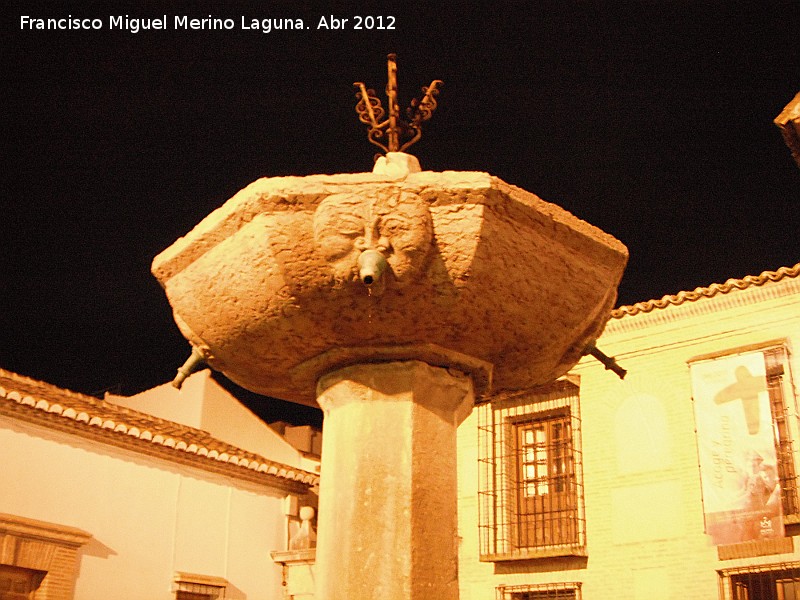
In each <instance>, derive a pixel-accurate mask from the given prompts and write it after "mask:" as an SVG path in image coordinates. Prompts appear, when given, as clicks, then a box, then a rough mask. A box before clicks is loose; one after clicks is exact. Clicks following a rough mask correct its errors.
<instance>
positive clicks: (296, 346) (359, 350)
mask: <svg viewBox="0 0 800 600" xmlns="http://www.w3.org/2000/svg"><path fill="white" fill-rule="evenodd" d="M366 251H371V252H379V253H381V254H382V255H383V256H384V257H385V260H386V265H387V266H386V269H385V272H383V273H382V275H381V277H380V281H379V282H377V283H375V284H374V285H370V286H367V285H365V284H364V282H363V281H362V280H361V278H360V277H359V272H360V267H359V257H360V256H361V255H362V253H364V252H366ZM627 256H628V255H627V250H626V248H625V246H624V245H623V244H622V243H620V242H619V241H617V240H616V239H614V238H613V237H611V236H610V235H608V234H606V233H604V232H602V231H601V230H599V229H597V228H596V227H594V226H592V225H590V224H588V223H585V222H584V221H581V220H580V219H578V218H576V217H575V216H573V215H571V214H570V213H568V212H567V211H565V210H563V209H561V208H560V207H558V206H556V205H554V204H550V203H548V202H545V201H543V200H541V199H540V198H538V197H537V196H535V195H533V194H531V193H529V192H526V191H524V190H522V189H520V188H517V187H514V186H512V185H509V184H507V183H505V182H503V181H502V180H500V179H498V178H497V177H493V176H491V175H489V174H487V173H480V172H441V173H439V172H430V171H422V172H411V173H406V174H403V173H401V174H399V175H398V174H393V173H383V174H382V173H361V174H340V175H312V176H307V177H274V178H264V179H260V180H258V181H256V182H254V183H252V184H251V185H249V186H247V187H246V188H244V189H243V190H241V191H240V192H239V193H237V194H236V195H235V196H233V197H232V198H231V199H230V200H228V201H227V202H226V203H225V204H224V205H223V206H221V207H220V208H219V209H217V210H216V211H214V212H212V213H211V214H210V215H209V216H208V217H206V218H205V219H204V220H203V221H201V222H200V223H199V224H198V225H197V226H196V227H195V228H194V229H193V230H192V231H191V232H189V233H188V234H187V235H186V236H185V237H183V238H181V239H179V240H177V241H176V242H175V243H174V244H173V245H172V246H170V247H169V248H167V249H166V250H164V251H163V252H162V253H161V254H159V255H158V256H157V257H156V258H155V260H154V261H153V267H152V270H153V274H154V275H155V276H156V278H157V279H158V280H159V282H160V283H161V285H162V286H163V287H164V289H165V291H166V294H167V297H168V299H169V302H170V304H171V305H172V307H173V311H174V315H175V320H176V322H177V324H178V326H179V328H180V330H181V332H182V333H183V335H184V336H185V337H186V338H187V339H188V340H189V341H190V342H191V344H192V345H193V346H195V347H197V348H200V349H201V350H202V351H203V352H204V353H205V355H206V356H207V357H208V358H207V362H208V363H209V364H210V366H211V367H213V368H215V369H217V370H219V371H222V372H223V373H225V375H226V376H228V377H229V378H230V379H232V380H233V381H235V382H237V383H238V384H239V385H241V386H243V387H245V388H247V389H250V390H252V391H254V392H257V393H261V394H265V395H268V396H273V397H277V398H282V399H285V400H290V401H294V402H298V403H302V404H308V405H315V404H316V384H317V381H318V380H319V378H320V377H321V376H322V375H324V374H326V373H329V372H331V371H333V370H336V369H339V368H342V367H345V366H348V365H353V364H363V363H365V362H383V361H396V360H422V361H424V362H426V363H428V364H431V365H434V366H443V367H448V368H455V369H457V370H460V371H463V372H465V373H467V374H469V375H471V376H472V378H473V382H474V385H475V392H476V395H477V396H480V395H481V394H486V393H488V392H489V391H490V390H491V391H503V390H515V389H526V388H530V387H533V386H536V385H539V384H544V383H547V382H549V381H551V380H553V379H555V378H556V377H558V376H560V375H562V374H563V373H565V372H566V371H567V370H568V369H569V368H571V367H572V366H573V365H574V363H575V362H577V360H578V359H579V358H580V356H581V354H582V352H583V350H584V348H585V347H586V346H587V344H588V343H589V342H591V341H592V340H594V339H595V338H596V337H597V336H599V334H600V333H601V332H602V330H603V327H604V326H605V323H606V321H607V319H608V317H609V312H610V310H611V308H613V305H614V302H615V299H616V289H617V285H618V284H619V281H620V279H621V277H622V273H623V270H624V268H625V264H626V262H627Z"/></svg>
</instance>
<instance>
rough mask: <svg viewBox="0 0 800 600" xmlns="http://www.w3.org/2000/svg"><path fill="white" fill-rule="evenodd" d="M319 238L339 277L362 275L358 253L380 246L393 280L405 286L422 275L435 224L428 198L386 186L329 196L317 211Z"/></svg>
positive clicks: (376, 248) (316, 226)
mask: <svg viewBox="0 0 800 600" xmlns="http://www.w3.org/2000/svg"><path fill="white" fill-rule="evenodd" d="M314 239H315V240H316V242H317V245H318V247H319V249H320V250H321V252H322V255H323V256H324V257H325V260H327V261H328V262H329V263H330V264H331V266H332V268H333V271H334V276H335V277H336V279H337V280H338V281H352V280H354V279H355V278H356V277H357V275H358V257H359V255H360V254H361V253H362V252H363V251H364V250H377V251H378V252H380V253H381V254H383V256H384V257H385V258H386V262H387V263H388V264H389V268H390V269H391V273H392V277H391V280H392V281H393V282H394V284H396V285H398V286H402V285H404V284H406V283H408V282H409V281H411V280H412V279H413V278H414V277H416V276H418V275H421V274H422V272H423V269H424V267H425V263H426V259H427V257H428V254H429V253H430V249H431V246H432V242H433V223H432V220H431V214H430V211H429V210H428V205H427V204H426V203H425V201H424V200H422V198H420V197H419V196H417V195H415V194H411V193H408V192H401V191H399V190H381V191H379V192H378V193H377V194H375V195H374V196H372V197H370V198H364V197H363V196H361V197H359V196H358V195H356V194H334V195H332V196H328V197H327V198H325V200H323V201H322V202H321V203H320V205H319V206H318V207H317V210H316V212H315V214H314Z"/></svg>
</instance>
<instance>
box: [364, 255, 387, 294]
mask: <svg viewBox="0 0 800 600" xmlns="http://www.w3.org/2000/svg"><path fill="white" fill-rule="evenodd" d="M388 266H389V264H388V263H387V262H386V257H385V256H384V255H383V254H381V253H380V252H378V251H377V250H372V249H369V250H364V251H363V252H362V253H361V255H360V256H359V257H358V277H359V279H361V281H362V282H363V283H364V285H366V286H367V287H370V286H372V285H375V284H376V283H378V282H379V281H380V280H381V277H382V276H383V272H384V271H386V267H388Z"/></svg>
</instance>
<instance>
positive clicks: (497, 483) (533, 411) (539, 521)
mask: <svg viewBox="0 0 800 600" xmlns="http://www.w3.org/2000/svg"><path fill="white" fill-rule="evenodd" d="M580 436H581V428H580V406H579V396H578V387H577V386H576V385H575V384H573V383H571V382H569V381H558V382H556V383H555V384H552V385H550V386H548V387H546V388H542V389H540V390H537V391H534V392H526V393H518V394H511V395H508V396H504V397H502V398H495V399H493V400H492V401H491V402H489V403H486V404H483V405H481V406H479V407H478V438H479V457H478V460H479V491H478V496H479V516H480V521H479V531H480V554H481V560H484V561H497V560H511V559H518V558H522V559H524V558H539V557H546V556H569V555H572V556H576V555H577V556H582V555H585V546H586V540H585V517H584V506H583V504H584V503H583V472H582V455H581V439H580Z"/></svg>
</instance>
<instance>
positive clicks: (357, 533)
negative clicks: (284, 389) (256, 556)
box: [316, 360, 474, 600]
mask: <svg viewBox="0 0 800 600" xmlns="http://www.w3.org/2000/svg"><path fill="white" fill-rule="evenodd" d="M317 392H318V402H319V404H320V406H322V408H323V410H324V411H325V434H324V437H323V449H322V479H321V483H320V488H321V489H320V506H319V521H318V523H319V525H318V539H317V558H316V577H317V588H316V589H317V593H316V597H317V600H367V599H369V598H380V599H381V600H423V599H426V600H427V599H431V598H436V599H437V600H457V598H458V574H457V564H458V546H457V526H458V523H457V515H456V511H457V491H456V428H457V427H458V425H459V424H460V423H461V422H462V421H463V420H464V419H465V418H466V417H467V415H469V413H470V411H471V410H472V406H473V401H474V398H473V391H472V381H471V379H470V378H469V377H467V376H465V375H463V374H461V373H459V372H456V371H453V370H448V369H444V368H440V367H432V366H430V365H428V364H426V363H423V362H420V361H414V360H410V361H402V362H389V363H376V364H363V365H356V366H351V367H346V368H343V369H340V370H338V371H335V372H333V373H330V374H328V375H325V376H323V377H322V378H321V379H320V381H319V384H318V387H317Z"/></svg>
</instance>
